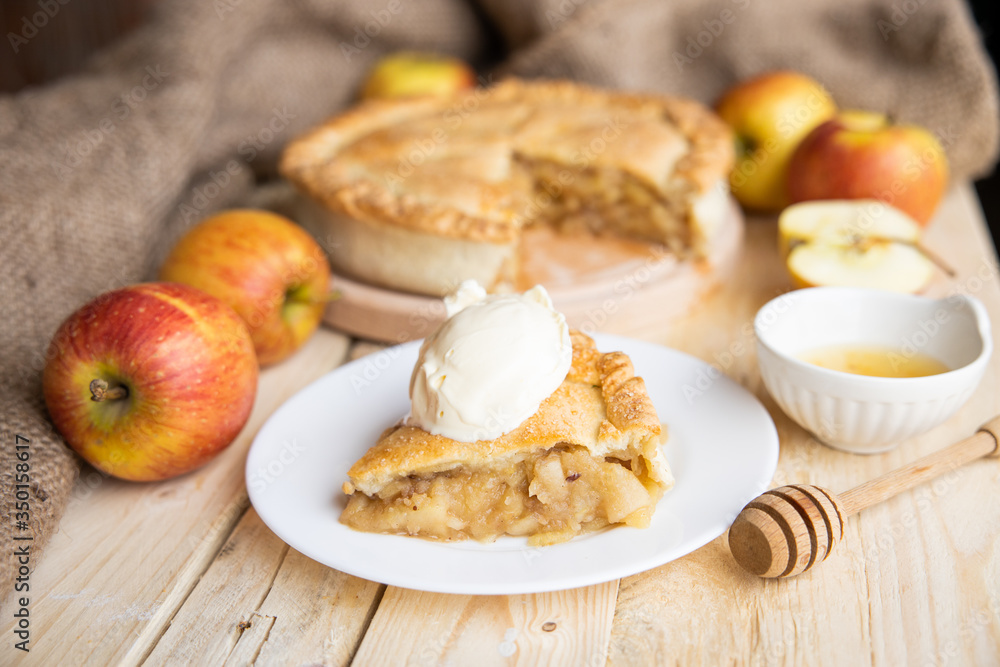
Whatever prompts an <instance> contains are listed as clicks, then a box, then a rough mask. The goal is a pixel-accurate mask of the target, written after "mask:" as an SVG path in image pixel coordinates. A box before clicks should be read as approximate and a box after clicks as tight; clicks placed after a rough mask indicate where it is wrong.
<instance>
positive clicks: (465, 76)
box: [361, 51, 476, 100]
mask: <svg viewBox="0 0 1000 667" xmlns="http://www.w3.org/2000/svg"><path fill="white" fill-rule="evenodd" d="M475 85H476V73H475V72H474V71H473V70H472V68H471V67H469V65H468V64H467V63H465V62H464V61H462V60H459V59H458V58H450V57H448V56H443V55H438V54H434V53H418V52H413V51H402V52H400V53H394V54H392V55H390V56H386V57H384V58H382V59H381V60H379V61H378V62H377V63H376V64H375V67H373V68H372V70H371V72H369V73H368V78H367V79H366V80H365V83H364V86H363V87H362V89H361V99H364V100H370V99H382V98H394V97H417V96H420V95H439V96H444V95H450V94H451V93H455V92H458V91H460V90H465V89H467V88H472V87H474V86H475Z"/></svg>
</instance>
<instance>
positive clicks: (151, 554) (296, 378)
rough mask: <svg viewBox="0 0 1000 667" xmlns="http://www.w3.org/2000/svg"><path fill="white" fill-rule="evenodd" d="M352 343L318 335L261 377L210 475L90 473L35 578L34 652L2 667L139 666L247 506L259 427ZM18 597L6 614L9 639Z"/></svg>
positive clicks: (7, 656)
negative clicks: (144, 479) (249, 456)
mask: <svg viewBox="0 0 1000 667" xmlns="http://www.w3.org/2000/svg"><path fill="white" fill-rule="evenodd" d="M347 346H348V339H347V338H346V337H344V336H343V335H341V334H337V333H334V332H331V331H322V332H320V333H319V334H318V335H317V336H315V337H314V338H313V339H312V340H310V341H309V343H308V344H307V345H306V346H305V347H304V348H303V349H302V350H301V351H300V352H299V353H297V354H296V355H294V356H293V357H291V358H290V359H288V360H287V361H286V362H284V363H282V364H281V365H279V366H276V367H274V368H271V369H268V370H265V371H264V372H262V374H261V381H260V387H259V391H258V394H257V400H256V403H255V404H254V408H253V412H252V413H251V415H250V420H249V422H248V423H247V425H246V427H245V428H244V429H243V431H242V432H241V433H240V435H239V436H238V437H237V439H236V440H235V441H234V442H233V444H232V445H230V446H229V447H228V448H227V449H226V450H225V451H224V452H223V453H222V454H220V455H219V456H218V457H217V458H216V459H214V460H213V461H212V462H210V463H209V464H208V465H206V466H205V467H203V468H201V469H199V470H197V471H195V472H193V473H190V474H188V475H184V476H182V477H179V478H176V479H173V480H170V481H166V482H159V483H150V484H136V483H130V482H123V481H119V480H115V479H112V478H105V477H103V476H101V475H100V474H98V473H96V472H94V471H93V470H92V469H89V468H88V469H86V470H85V471H84V473H83V475H82V476H81V479H80V481H79V482H78V484H77V487H76V488H75V489H74V499H73V500H72V501H71V502H70V504H69V506H68V507H67V510H66V514H65V515H64V516H63V519H62V521H61V523H60V524H59V531H58V532H57V533H56V534H55V535H54V536H53V537H52V540H51V542H50V543H49V546H48V548H47V550H46V551H45V552H44V553H43V554H42V559H41V562H40V563H39V565H38V567H37V568H36V569H35V571H34V572H32V574H31V587H32V596H31V607H30V613H31V632H32V644H31V651H30V653H28V654H23V653H21V652H20V651H14V650H10V651H8V650H7V649H8V647H7V646H5V647H3V649H0V650H2V651H3V653H2V657H0V663H7V662H8V661H17V662H20V661H23V662H24V663H25V664H29V663H30V664H39V665H62V664H83V663H89V664H95V665H111V664H119V663H120V664H138V663H140V662H141V661H142V660H143V659H144V658H145V655H146V654H147V653H148V652H149V651H151V650H152V649H153V648H154V647H155V646H156V644H157V642H158V641H159V639H160V637H161V635H162V634H163V632H164V630H165V629H166V627H167V625H168V624H169V623H170V621H171V619H172V618H173V616H174V614H175V613H176V612H177V610H178V609H180V608H181V607H182V606H183V605H184V603H185V600H186V599H187V597H188V595H189V593H190V592H191V590H192V588H193V587H194V586H195V584H196V583H197V581H198V578H199V577H200V576H201V575H202V573H203V572H204V571H205V570H206V569H207V568H208V566H209V565H210V564H211V563H212V562H213V560H214V559H215V558H216V557H217V555H218V553H219V550H220V548H221V547H222V545H223V543H224V542H225V541H226V539H227V538H228V537H229V534H230V532H231V531H232V529H233V526H235V525H236V523H237V521H238V520H239V519H240V516H241V515H242V514H243V513H244V512H245V511H246V508H247V507H248V505H249V503H248V501H247V498H246V489H245V486H244V482H243V466H244V463H245V461H246V452H247V448H248V447H249V446H250V443H251V441H252V440H253V436H254V435H255V434H256V432H257V429H259V428H260V426H261V425H262V424H263V422H264V421H265V420H266V419H267V417H269V416H270V414H271V413H272V412H273V411H274V410H275V409H276V408H277V407H278V406H279V405H281V404H282V403H283V402H284V401H285V400H287V399H288V398H289V397H290V396H291V395H292V394H294V393H295V392H296V391H298V390H299V389H300V388H302V387H303V386H305V385H306V384H308V383H309V382H310V381H312V380H313V379H315V378H317V377H319V376H320V375H322V374H323V373H325V372H326V371H327V370H329V369H331V368H334V367H336V366H338V365H339V364H340V363H341V362H342V361H343V359H344V357H345V355H346V353H347ZM12 602H13V600H12V599H8V600H5V602H4V605H3V606H2V607H0V618H2V619H3V625H2V628H3V630H2V632H3V636H5V637H11V636H13V635H12V634H11V630H12V623H11V622H10V620H9V619H11V618H12V613H13V612H12V607H11V603H12Z"/></svg>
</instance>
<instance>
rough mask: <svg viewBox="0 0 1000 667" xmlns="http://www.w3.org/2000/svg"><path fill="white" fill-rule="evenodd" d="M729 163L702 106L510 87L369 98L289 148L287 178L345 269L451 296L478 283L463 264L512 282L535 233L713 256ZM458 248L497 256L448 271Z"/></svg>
mask: <svg viewBox="0 0 1000 667" xmlns="http://www.w3.org/2000/svg"><path fill="white" fill-rule="evenodd" d="M732 163H733V142H732V137H731V134H730V131H729V129H728V128H727V127H726V126H725V124H724V123H723V122H722V121H721V120H719V119H718V118H717V117H716V116H715V115H714V114H713V113H712V112H711V111H709V110H708V109H706V108H705V107H703V106H702V105H700V104H698V103H697V102H694V101H691V100H685V99H679V98H671V97H666V96H658V95H643V94H634V93H624V92H612V91H606V90H600V89H595V88H589V87H586V86H583V85H580V84H576V83H571V82H566V81H540V82H528V81H521V80H517V79H510V80H506V81H504V82H502V83H500V84H498V85H496V86H493V87H492V88H487V89H477V90H476V91H474V92H472V93H462V94H460V95H457V96H454V97H449V98H419V99H405V100H396V101H385V100H376V101H371V102H366V103H364V104H362V105H360V106H357V107H355V108H353V109H351V110H349V111H347V112H346V113H344V114H341V115H339V116H337V117H335V118H333V119H331V120H329V121H328V122H326V123H325V124H324V125H322V126H320V127H319V128H316V129H315V130H313V131H311V132H310V133H308V134H306V135H305V136H303V137H300V138H299V139H297V140H295V141H294V142H292V143H291V144H290V145H289V147H288V148H287V149H286V151H285V153H284V155H283V158H282V162H281V171H282V173H283V174H284V175H285V177H287V178H288V179H289V180H290V181H292V182H293V183H294V184H295V185H296V187H297V188H298V189H299V190H300V191H301V192H302V193H303V194H305V195H306V198H307V199H308V200H310V201H311V202H313V204H317V205H315V206H311V207H307V208H306V210H305V211H304V214H303V218H304V219H303V220H302V222H303V224H305V225H306V226H307V227H309V228H310V229H311V230H312V231H313V232H314V233H317V234H319V235H320V236H321V238H323V239H327V240H329V241H330V245H331V246H333V248H332V258H333V262H334V265H335V266H336V267H337V268H340V269H341V270H346V272H348V273H350V274H352V275H355V276H356V277H359V278H361V279H363V280H368V281H370V282H374V283H376V284H380V285H385V286H388V287H393V288H397V289H403V290H407V291H416V292H420V293H428V294H436V295H441V294H444V293H447V292H448V291H450V289H451V288H453V287H454V285H455V284H457V283H458V282H459V281H460V280H462V279H465V278H470V277H473V276H471V275H462V274H456V273H454V272H455V271H457V270H465V271H469V270H476V268H477V267H478V268H479V271H480V273H483V272H485V273H487V274H489V275H488V276H486V277H487V279H486V280H480V282H483V283H484V284H486V285H488V286H491V287H496V286H497V285H498V284H500V283H504V282H509V281H510V279H511V277H512V276H514V275H516V273H517V258H516V252H514V251H515V250H516V248H517V244H518V242H519V240H520V238H521V231H522V229H524V228H525V227H526V226H528V225H532V224H552V225H556V226H566V225H569V226H571V227H573V228H578V227H581V226H582V227H585V228H588V229H590V230H592V231H595V232H602V233H604V232H610V233H616V234H620V235H624V236H627V237H630V238H637V239H641V240H644V241H650V242H653V243H659V244H662V245H665V246H667V247H668V248H670V249H671V250H672V251H674V252H676V253H677V254H678V255H681V256H700V255H702V254H704V248H705V245H706V244H707V243H709V242H710V240H711V239H710V235H711V230H712V229H713V228H714V226H715V225H716V224H717V222H718V221H717V220H715V219H714V217H717V216H718V215H720V214H721V213H720V211H723V210H724V209H725V207H724V206H722V207H720V206H716V205H715V204H714V203H713V202H717V201H718V200H720V199H722V200H724V199H725V193H726V186H725V183H726V176H727V174H728V172H729V170H730V168H731V167H732ZM359 223H360V224H359ZM399 230H406V231H407V232H409V234H408V235H407V234H403V235H402V236H401V235H400V234H394V232H397V231H399ZM415 235H419V236H420V238H421V239H422V240H424V241H427V243H424V244H423V247H422V248H421V250H420V251H419V252H418V251H416V250H412V249H411V248H410V246H409V245H408V243H407V240H410V241H412V240H413V238H414V237H415ZM449 241H458V242H459V243H460V244H467V245H468V244H484V245H487V246H491V247H493V248H496V249H499V252H496V253H492V255H491V257H492V258H493V261H492V262H491V263H489V266H488V267H485V268H484V267H482V265H480V264H477V262H476V261H475V257H476V255H477V252H476V251H475V250H473V249H472V248H471V247H467V248H466V252H467V255H468V258H469V261H467V262H464V263H463V262H459V263H460V264H463V266H462V267H456V266H455V262H454V261H453V262H452V264H451V265H450V266H448V267H445V268H442V269H438V268H437V266H438V264H439V261H438V260H442V259H444V258H446V257H448V256H449V255H454V254H455V244H454V243H449ZM417 245H420V244H417ZM427 246H429V247H430V250H428V247H427ZM383 251H386V252H387V253H388V254H389V255H390V256H384V255H383ZM488 254H489V253H488ZM399 255H403V256H406V257H407V260H408V261H406V262H403V263H402V264H400V263H399V262H398V256H399ZM460 257H461V255H460ZM387 265H388V267H387ZM426 265H430V266H429V268H428V267H427V266H426ZM414 274H416V275H417V279H416V284H415V282H414V278H413V275H414ZM478 277H479V278H482V276H478Z"/></svg>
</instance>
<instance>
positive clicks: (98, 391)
mask: <svg viewBox="0 0 1000 667" xmlns="http://www.w3.org/2000/svg"><path fill="white" fill-rule="evenodd" d="M126 396H128V388H127V387H124V386H122V385H120V384H119V385H115V386H114V387H111V388H109V387H108V383H107V382H106V381H104V380H92V381H91V383H90V400H92V401H95V402H97V403H100V402H101V401H117V400H119V399H122V398H125V397H126Z"/></svg>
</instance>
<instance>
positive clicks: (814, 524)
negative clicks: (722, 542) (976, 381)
mask: <svg viewBox="0 0 1000 667" xmlns="http://www.w3.org/2000/svg"><path fill="white" fill-rule="evenodd" d="M998 443H1000V416H998V417H994V418H993V419H991V420H990V421H988V422H986V423H985V424H984V425H983V426H981V427H980V428H979V430H978V431H977V432H976V434H975V435H973V436H972V437H969V438H966V439H965V440H962V441H961V442H956V443H955V444H953V445H951V446H949V447H945V448H944V449H941V450H938V451H936V452H934V453H933V454H928V455H927V456H925V457H923V458H921V459H918V460H916V461H914V462H913V463H911V464H909V465H907V466H903V467H902V468H898V469H896V470H893V471H891V472H887V473H886V474H884V475H882V476H881V477H876V478H875V479H873V480H871V481H870V482H865V483H864V484H862V485H861V486H857V487H855V488H853V489H851V490H850V491H845V492H844V493H841V494H840V495H839V496H838V495H836V494H833V493H831V492H829V491H827V490H825V489H821V488H820V487H818V486H811V485H808V484H792V485H789V486H781V487H778V488H776V489H771V490H770V491H767V492H765V493H764V494H762V495H760V496H757V497H756V498H755V499H754V500H752V501H751V502H750V503H749V504H747V506H746V507H744V508H743V511H741V512H740V513H739V515H738V516H737V517H736V521H734V522H733V525H732V526H731V527H730V528H729V549H730V551H732V553H733V557H734V558H735V559H736V562H737V563H739V564H740V565H742V566H743V568H744V569H745V570H747V571H748V572H751V573H753V574H756V575H759V576H761V577H767V578H774V577H791V576H794V575H796V574H801V573H802V572H805V571H806V570H808V569H809V568H811V567H812V566H813V565H815V564H816V563H819V562H820V561H823V560H826V557H827V556H829V555H830V552H831V551H832V550H833V547H834V546H835V545H836V544H837V541H838V540H840V539H841V538H842V537H843V536H844V520H845V519H847V517H849V516H851V515H852V514H857V513H858V512H860V511H861V510H863V509H865V508H866V507H871V506H872V505H875V504H877V503H880V502H882V501H883V500H888V499H889V498H892V497H893V496H895V495H896V494H898V493H901V492H902V491H906V490H907V489H911V488H913V487H914V486H917V485H918V484H923V483H924V482H926V481H928V480H931V479H934V478H935V477H937V476H938V475H941V474H942V473H945V472H947V471H949V470H954V469H955V468H957V467H959V466H962V465H965V464H966V463H969V462H970V461H975V460H976V459H978V458H982V457H984V456H990V457H998V456H1000V444H998Z"/></svg>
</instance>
